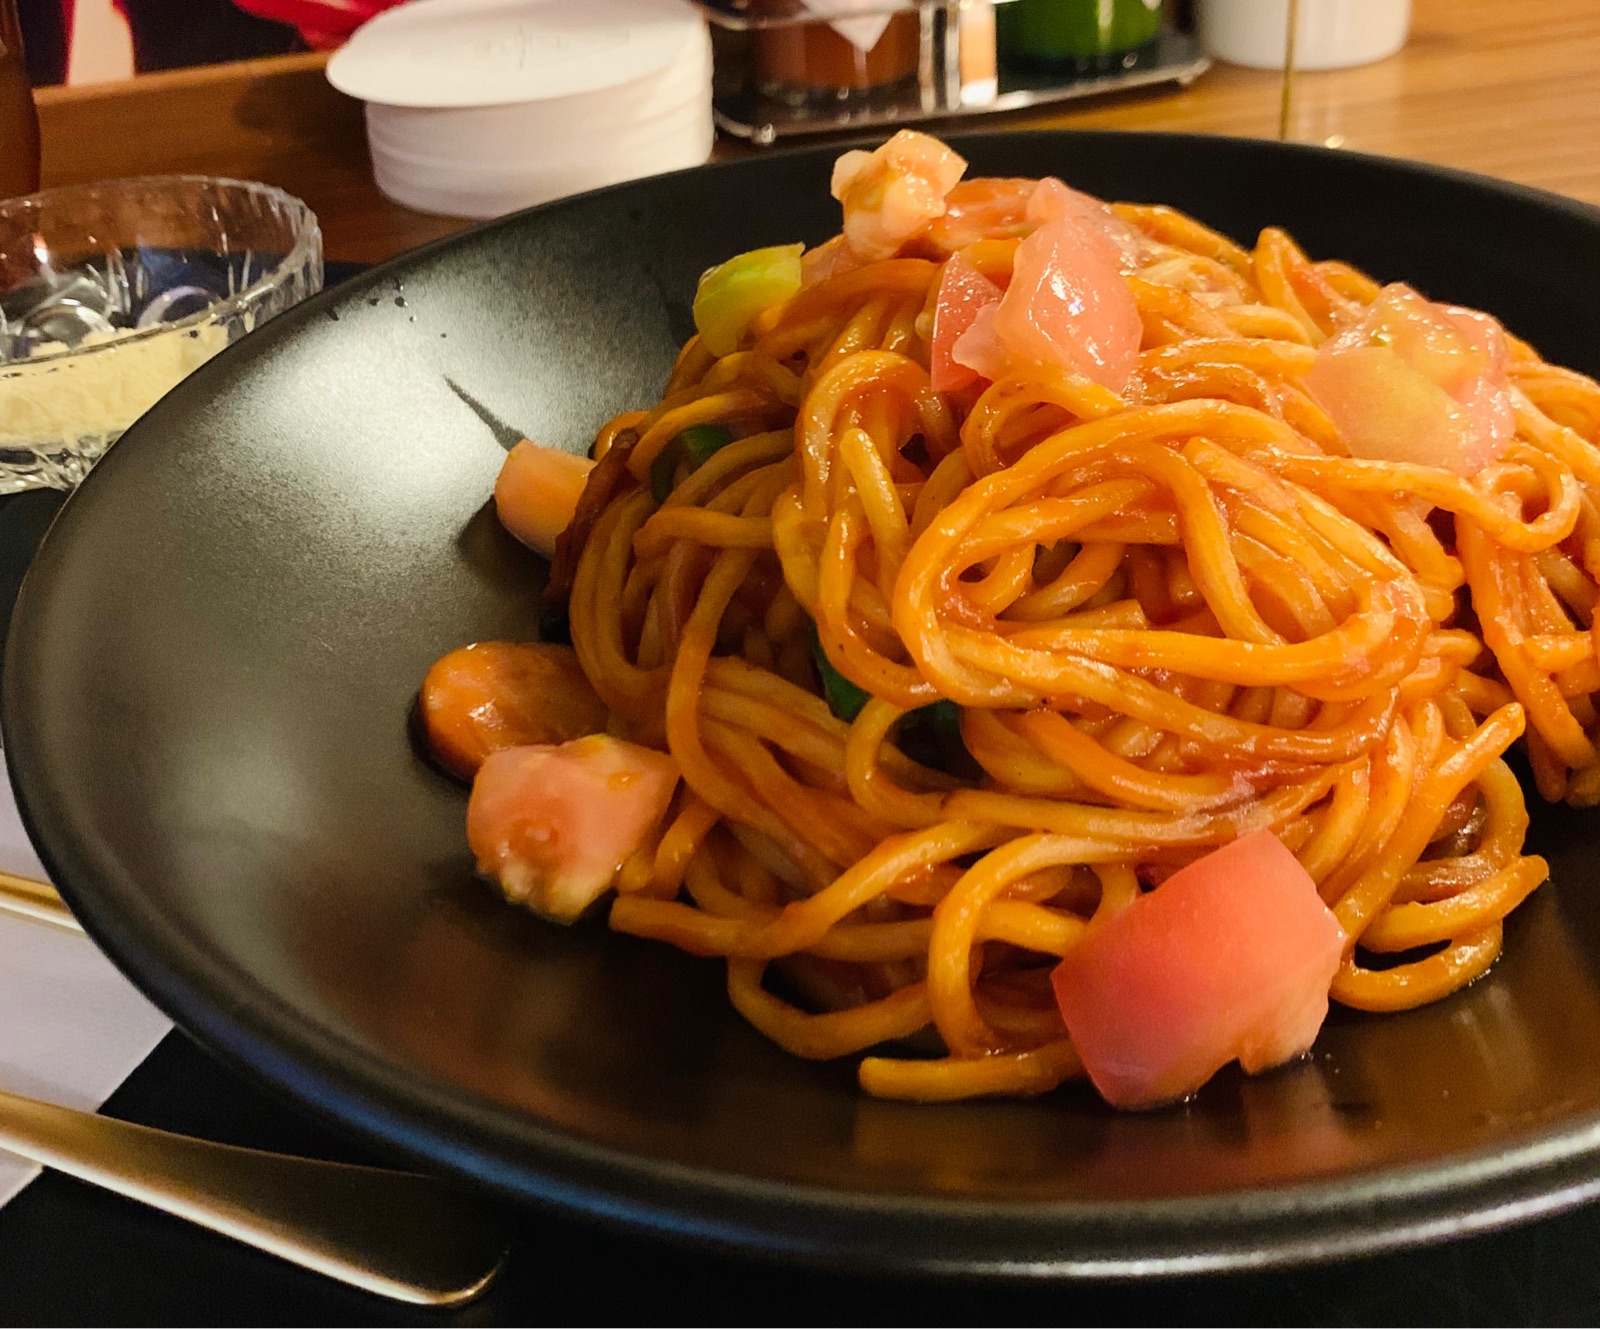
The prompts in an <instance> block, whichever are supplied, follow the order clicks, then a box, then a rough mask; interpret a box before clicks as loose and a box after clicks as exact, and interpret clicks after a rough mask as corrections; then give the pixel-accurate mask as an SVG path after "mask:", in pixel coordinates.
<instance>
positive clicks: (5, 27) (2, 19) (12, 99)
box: [0, 0, 39, 198]
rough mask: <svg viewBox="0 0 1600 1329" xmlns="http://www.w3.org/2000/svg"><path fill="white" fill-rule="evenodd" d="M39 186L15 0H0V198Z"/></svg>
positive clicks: (34, 127) (33, 124)
mask: <svg viewBox="0 0 1600 1329" xmlns="http://www.w3.org/2000/svg"><path fill="white" fill-rule="evenodd" d="M38 187H39V121H38V118H37V116H36V115H35V114H34V109H33V89H32V87H30V86H29V83H28V66H27V65H26V64H25V63H24V61H23V59H22V24H21V22H20V21H19V20H18V18H17V0H0V198H14V197H16V195H18V194H31V193H33V191H34V190H36V189H37V188H38Z"/></svg>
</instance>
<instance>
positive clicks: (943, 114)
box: [695, 0, 1211, 144]
mask: <svg viewBox="0 0 1600 1329" xmlns="http://www.w3.org/2000/svg"><path fill="white" fill-rule="evenodd" d="M695 3H696V4H697V5H698V7H699V8H700V10H701V11H702V12H703V13H704V14H705V16H706V19H707V21H708V23H709V26H710V29H711V35H712V42H713V47H714V50H715V53H716V83H715V96H714V102H713V108H714V114H715V118H716V123H717V126H718V127H719V128H720V129H722V130H723V131H724V132H726V133H729V134H732V135H734V136H735V137H738V138H743V139H748V140H750V141H752V142H755V143H760V144H768V143H772V142H774V141H776V140H777V139H778V138H781V137H787V136H791V135H801V134H814V133H828V132H836V131H838V130H842V129H856V128H875V127H878V126H885V125H895V124H904V123H910V122H915V121H921V120H931V119H945V118H949V117H956V116H968V115H976V114H983V113H987V112H995V111H1010V110H1017V109H1020V108H1022V107H1028V106H1039V105H1043V104H1046V103H1049V102H1057V101H1065V100H1069V99H1074V98H1081V97H1089V96H1096V95H1100V94H1104V93H1108V92H1117V91H1122V90H1124V89H1129V88H1137V87H1143V86H1148V85H1153V84H1161V83H1180V84H1186V83H1188V82H1189V81H1190V80H1191V79H1193V78H1195V77H1196V76H1197V75H1199V74H1200V73H1202V72H1203V71H1204V70H1205V69H1206V68H1207V67H1208V66H1209V65H1210V63H1211V62H1210V59H1209V57H1208V56H1206V55H1205V53H1204V52H1203V51H1202V50H1201V48H1200V45H1199V43H1198V42H1197V41H1196V40H1195V39H1194V38H1193V37H1192V36H1189V35H1187V34H1184V33H1181V32H1178V31H1176V30H1175V29H1173V28H1172V27H1171V26H1170V25H1168V24H1166V23H1165V22H1164V21H1163V20H1162V16H1161V9H1160V5H1159V0H1102V2H1101V3H1097V4H1082V3H1072V0H808V3H801V0H695Z"/></svg>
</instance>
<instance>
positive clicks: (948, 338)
mask: <svg viewBox="0 0 1600 1329" xmlns="http://www.w3.org/2000/svg"><path fill="white" fill-rule="evenodd" d="M1003 294H1004V292H1002V291H1001V289H1000V288H999V287H998V286H996V285H995V284H994V283H993V282H992V281H990V280H989V279H988V278H987V277H985V276H984V275H983V273H981V272H979V271H978V269H977V268H976V267H974V266H973V264H972V263H971V262H970V261H969V260H968V259H967V258H966V256H965V255H962V254H953V255H951V257H950V259H949V261H948V262H946V263H945V265H944V271H943V272H942V273H941V274H940V277H939V294H938V297H937V300H936V302H935V304H934V310H933V345H932V348H931V351H930V355H929V370H928V372H929V379H930V381H931V383H932V385H933V390H934V391H935V392H959V391H960V390H961V389H962V388H964V387H967V386H969V385H970V384H972V383H974V382H976V381H977V378H978V374H977V371H976V370H974V369H972V368H970V367H969V366H967V365H963V364H958V363H956V361H955V359H954V357H953V356H952V354H951V352H952V351H953V350H954V348H955V344H956V341H957V339H959V338H960V337H961V336H962V335H963V334H964V333H965V332H966V331H967V329H968V328H970V327H971V326H972V324H973V322H974V320H975V319H976V318H977V317H978V312H979V310H981V309H983V308H984V306H986V305H996V304H999V303H1000V297H1001V295H1003Z"/></svg>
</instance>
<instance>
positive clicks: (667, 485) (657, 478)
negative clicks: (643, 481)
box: [650, 443, 681, 507]
mask: <svg viewBox="0 0 1600 1329" xmlns="http://www.w3.org/2000/svg"><path fill="white" fill-rule="evenodd" d="M680 456H681V454H680V453H679V451H678V448H677V446H676V444H674V443H668V444H667V446H666V447H664V448H662V449H661V455H660V456H659V457H657V458H656V459H655V460H654V461H653V462H651V463H650V497H651V498H653V499H655V501H656V506H657V507H660V506H661V504H663V503H665V502H666V501H667V495H669V494H670V493H672V484H673V481H674V480H676V479H677V477H678V462H679V460H680Z"/></svg>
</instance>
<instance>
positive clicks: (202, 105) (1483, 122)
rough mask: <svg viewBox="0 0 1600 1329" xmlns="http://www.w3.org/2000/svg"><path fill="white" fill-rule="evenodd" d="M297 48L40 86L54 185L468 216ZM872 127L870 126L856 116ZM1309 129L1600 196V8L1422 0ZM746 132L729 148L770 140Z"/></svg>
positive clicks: (354, 235)
mask: <svg viewBox="0 0 1600 1329" xmlns="http://www.w3.org/2000/svg"><path fill="white" fill-rule="evenodd" d="M325 62H326V57H325V56H324V55H322V54H319V53H307V54H302V55H289V56H281V57H275V58H271V59H265V60H255V61H245V62H242V63H239V64H231V65H216V66H206V67H201V68H197V69H185V70H175V71H172V72H168V73H158V74H147V75H144V76H142V77H140V78H137V79H132V80H129V81H126V82H122V83H103V84H92V85H88V86H83V87H58V88H45V89H42V90H40V91H39V92H38V93H37V94H36V98H37V102H38V107H39V119H40V129H41V134H42V137H43V140H44V183H45V184H46V185H51V184H65V183H69V182H73V181H79V180H89V179H99V178H105V177H109V176H117V175H140V174H147V173H163V172H199V173H203V174H211V175H231V176H241V177H244V178H247V179H258V180H264V181H266V182H267V183H269V184H273V185H277V186H279V187H280V188H282V189H286V190H288V191H289V192H290V193H291V194H294V195H296V196H297V197H299V198H303V199H304V200H305V201H306V202H307V203H309V204H310V205H311V207H312V209H313V210H314V211H315V212H316V213H317V215H318V217H319V218H320V219H321V221H322V226H323V232H324V236H325V239H326V243H327V254H328V257H329V258H332V259H344V260H349V261H352V262H366V263H371V262H378V261H380V260H382V259H385V258H388V257H390V256H391V255H393V254H396V253H399V252H400V251H401V250H403V249H406V248H409V247H411V246H412V245H417V244H421V243H423V242H425V241H428V240H432V239H435V238H437V237H439V236H442V235H448V234H450V233H451V232H453V231H456V230H459V229H461V228H462V227H464V226H465V225H467V223H466V222H464V221H459V220H453V219H450V218H441V217H428V216H424V215H422V214H420V213H416V212H412V211H410V210H409V209H406V208H403V207H400V206H399V205H397V204H394V203H391V202H389V201H388V200H386V199H384V198H383V197H382V196H381V195H380V194H379V193H378V192H377V189H376V188H375V187H374V185H373V183H372V174H371V168H370V166H369V163H368V160H367V149H366V140H365V135H364V130H363V125H362V113H361V106H360V104H359V103H358V102H355V101H352V100H351V99H349V98H347V97H344V96H342V95H341V94H340V93H337V92H335V91H334V90H333V89H332V88H331V87H330V86H329V85H328V83H327V81H326V79H325V78H324V77H323V74H322V67H323V65H324V63H325ZM1278 87H1279V76H1278V75H1277V74H1275V73H1272V72H1268V71H1263V70H1254V69H1244V68H1240V67H1237V66H1233V65H1224V64H1216V65H1213V66H1212V67H1211V68H1210V69H1209V70H1207V71H1206V72H1205V73H1204V74H1202V75H1201V76H1200V77H1198V78H1196V79H1195V80H1194V81H1193V82H1192V83H1190V84H1189V85H1188V86H1187V87H1178V88H1166V89H1157V90H1148V89H1141V90H1136V91H1133V92H1123V93H1110V94H1102V95H1100V96H1097V97H1095V98H1093V99H1090V100H1085V101H1074V102H1066V103H1062V104H1058V105H1054V106H1047V107H1035V108H1031V109H1027V110H1021V111H1012V112H1001V113H994V114H989V115H984V116H975V117H970V118H963V119H962V120H961V121H959V122H957V121H946V122H941V121H933V122H931V124H932V127H934V128H935V129H937V127H938V126H939V125H940V124H948V125H951V126H956V125H959V127H960V128H963V129H1028V128H1045V127H1048V128H1069V129H1070V128H1086V129H1087V128H1094V129H1131V130H1171V131H1178V132H1186V133H1212V134H1239V135H1246V136H1252V137H1259V138H1272V137H1276V135H1277V118H1278ZM856 132H858V133H859V132H861V131H856ZM1291 134H1292V137H1294V138H1295V139H1297V140H1299V141H1301V142H1308V143H1330V144H1332V145H1334V146H1340V147H1344V148H1347V149H1351V150H1354V151H1361V152H1376V153H1384V154H1389V155H1394V156H1401V157H1414V158H1418V159H1420V160H1423V161H1432V162H1439V163H1442V164H1444V165H1447V166H1456V167H1460V168H1462V169H1465V170H1473V171H1482V172H1485V173H1487V174H1490V175H1497V176H1501V177H1504V178H1505V179H1509V180H1516V181H1519V182H1521V183H1523V184H1529V185H1535V186H1537V187H1539V188H1543V189H1551V190H1555V191H1556V192H1558V193H1563V194H1567V195H1569V196H1571V197H1573V198H1578V199H1582V200H1584V201H1585V202H1589V203H1596V204H1600V5H1596V4H1595V3H1594V2H1593V0H1540V3H1539V4H1538V5H1537V6H1536V7H1533V8H1532V9H1530V7H1529V6H1528V5H1526V4H1525V3H1521V2H1520V0H1416V3H1415V10H1414V18H1413V21H1412V30H1411V40H1410V41H1409V43H1408V44H1407V45H1406V47H1405V49H1404V50H1403V51H1401V53H1400V54H1399V55H1397V56H1394V57H1392V58H1390V59H1388V60H1385V61H1382V62H1380V63H1378V64H1374V65H1366V66H1363V67H1361V68H1357V69H1345V70H1332V71H1328V72H1325V73H1303V74H1301V75H1299V76H1298V78H1297V80H1296V92H1295V103H1294V114H1293V118H1292V121H1291ZM759 150H760V149H752V148H751V147H749V146H748V145H745V144H741V143H738V142H735V141H732V140H726V139H725V140H723V141H722V142H720V143H719V146H718V153H719V154H720V155H727V154H731V153H737V152H749V151H759Z"/></svg>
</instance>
